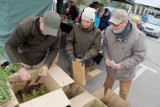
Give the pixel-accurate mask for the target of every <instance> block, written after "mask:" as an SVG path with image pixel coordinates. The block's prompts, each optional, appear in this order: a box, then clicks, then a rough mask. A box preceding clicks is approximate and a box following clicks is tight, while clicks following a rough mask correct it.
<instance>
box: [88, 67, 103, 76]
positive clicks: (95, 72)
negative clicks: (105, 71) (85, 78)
mask: <svg viewBox="0 0 160 107" xmlns="http://www.w3.org/2000/svg"><path fill="white" fill-rule="evenodd" d="M101 72H102V71H101V70H99V69H95V70H93V71H91V72H89V73H88V75H90V76H91V77H95V76H96V75H98V74H100V73H101Z"/></svg>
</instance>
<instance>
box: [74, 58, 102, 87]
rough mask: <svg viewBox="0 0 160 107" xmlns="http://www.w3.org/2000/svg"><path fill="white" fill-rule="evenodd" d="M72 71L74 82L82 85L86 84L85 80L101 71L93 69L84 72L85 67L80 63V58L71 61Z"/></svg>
mask: <svg viewBox="0 0 160 107" xmlns="http://www.w3.org/2000/svg"><path fill="white" fill-rule="evenodd" d="M72 72H73V79H74V80H75V82H76V83H77V84H79V85H82V86H84V85H85V84H86V81H88V80H90V79H92V78H93V77H95V76H96V75H98V74H100V73H101V72H102V71H101V70H98V69H93V70H91V71H88V72H86V71H85V67H84V66H82V65H81V63H80V59H75V60H74V61H73V62H72Z"/></svg>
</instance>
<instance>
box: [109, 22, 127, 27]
mask: <svg viewBox="0 0 160 107" xmlns="http://www.w3.org/2000/svg"><path fill="white" fill-rule="evenodd" d="M124 22H125V21H123V22H121V23H120V24H122V23H124ZM120 24H118V25H116V24H114V23H112V22H111V25H113V26H115V27H117V26H119V25H120Z"/></svg>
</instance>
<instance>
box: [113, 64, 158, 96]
mask: <svg viewBox="0 0 160 107" xmlns="http://www.w3.org/2000/svg"><path fill="white" fill-rule="evenodd" d="M139 65H141V66H142V68H141V69H139V70H138V71H137V72H136V76H135V77H134V78H133V81H135V80H136V79H137V78H138V77H139V76H140V75H141V74H143V72H144V71H145V70H146V69H149V70H151V71H153V72H154V73H157V71H156V70H154V69H152V68H149V67H147V66H145V65H143V64H139ZM114 92H115V93H116V94H119V87H118V88H116V89H115V90H114Z"/></svg>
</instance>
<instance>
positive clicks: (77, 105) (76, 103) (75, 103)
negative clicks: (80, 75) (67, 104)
mask: <svg viewBox="0 0 160 107" xmlns="http://www.w3.org/2000/svg"><path fill="white" fill-rule="evenodd" d="M94 99H95V97H94V96H93V95H91V94H90V93H88V92H87V91H85V92H83V93H82V94H80V95H78V96H76V97H74V98H72V99H71V100H70V101H71V107H82V106H83V105H84V104H87V103H89V102H91V101H93V100H94Z"/></svg>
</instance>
